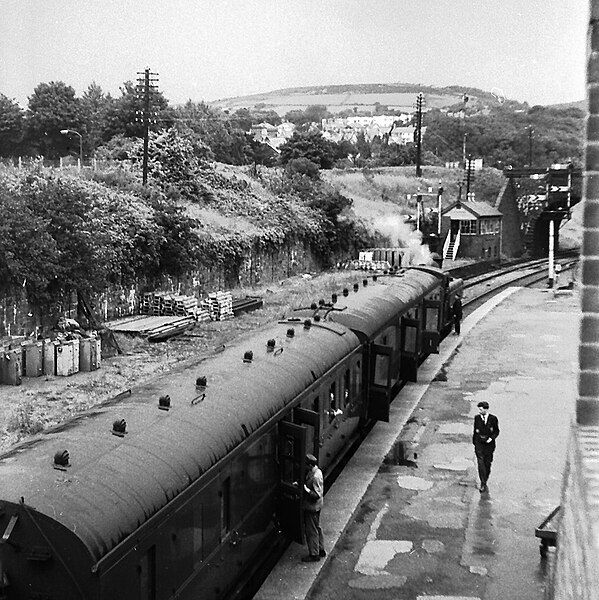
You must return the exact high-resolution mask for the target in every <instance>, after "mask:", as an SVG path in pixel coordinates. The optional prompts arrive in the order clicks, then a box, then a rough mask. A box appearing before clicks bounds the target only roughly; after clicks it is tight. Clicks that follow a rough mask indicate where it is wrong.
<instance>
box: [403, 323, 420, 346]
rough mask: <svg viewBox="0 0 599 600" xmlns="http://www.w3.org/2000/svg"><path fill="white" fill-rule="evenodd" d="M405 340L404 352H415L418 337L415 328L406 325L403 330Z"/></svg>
mask: <svg viewBox="0 0 599 600" xmlns="http://www.w3.org/2000/svg"><path fill="white" fill-rule="evenodd" d="M405 332H406V334H405V338H404V346H403V349H404V352H411V353H415V352H416V339H417V337H418V330H417V328H416V327H413V326H410V325H407V326H406V328H405Z"/></svg>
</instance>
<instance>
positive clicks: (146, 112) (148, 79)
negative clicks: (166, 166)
mask: <svg viewBox="0 0 599 600" xmlns="http://www.w3.org/2000/svg"><path fill="white" fill-rule="evenodd" d="M137 75H138V78H137V86H136V90H137V98H138V99H141V101H142V109H141V110H136V111H135V115H136V116H135V120H136V121H137V122H138V123H141V124H142V126H143V129H144V156H143V185H146V184H147V183H148V145H149V140H150V124H151V123H156V112H152V111H151V110H150V109H151V105H152V102H151V100H152V94H154V93H155V92H156V91H157V89H158V86H157V85H154V84H155V83H156V82H157V81H158V77H157V76H158V73H152V72H151V71H150V69H149V67H148V68H146V69H145V71H142V72H139V71H138V72H137Z"/></svg>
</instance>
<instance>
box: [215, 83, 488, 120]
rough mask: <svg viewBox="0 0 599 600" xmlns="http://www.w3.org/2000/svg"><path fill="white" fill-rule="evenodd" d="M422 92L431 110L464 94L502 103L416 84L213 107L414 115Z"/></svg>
mask: <svg viewBox="0 0 599 600" xmlns="http://www.w3.org/2000/svg"><path fill="white" fill-rule="evenodd" d="M419 92H422V93H423V94H425V97H426V107H427V108H444V107H447V106H452V105H454V104H458V103H460V102H462V96H463V94H467V95H468V97H469V102H468V105H469V106H472V105H474V104H481V105H486V106H495V105H497V104H499V101H498V99H497V97H496V96H494V95H493V94H492V93H490V92H485V91H484V90H480V89H477V88H470V87H463V86H448V87H433V86H426V85H418V84H412V83H367V84H366V83H365V84H351V85H327V86H312V87H296V88H286V89H282V90H274V91H272V92H265V93H262V94H253V95H250V96H238V97H235V98H223V99H220V100H215V101H214V102H212V103H211V104H212V105H213V106H217V107H219V108H222V109H223V110H229V111H235V110H237V109H238V108H255V107H257V108H264V109H265V110H275V111H276V112H277V113H278V114H279V115H281V116H283V115H284V114H285V113H287V112H289V111H291V110H305V109H306V107H308V106H310V105H314V104H323V105H325V106H326V107H327V108H328V110H329V112H331V113H339V112H341V111H343V110H353V109H357V111H358V112H374V111H375V106H376V105H377V104H379V105H382V106H385V107H387V108H388V109H390V110H400V111H405V112H413V111H414V104H415V101H416V95H417V94H418V93H419Z"/></svg>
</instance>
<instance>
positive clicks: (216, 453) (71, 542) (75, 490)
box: [0, 267, 462, 600]
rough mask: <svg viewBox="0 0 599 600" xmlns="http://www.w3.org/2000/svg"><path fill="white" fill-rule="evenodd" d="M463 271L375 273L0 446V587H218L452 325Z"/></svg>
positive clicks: (36, 591) (113, 592) (184, 590)
mask: <svg viewBox="0 0 599 600" xmlns="http://www.w3.org/2000/svg"><path fill="white" fill-rule="evenodd" d="M461 286H462V283H461V280H456V279H452V278H450V277H449V276H448V275H447V274H444V273H443V272H442V271H440V270H438V269H436V268H433V267H413V268H408V269H403V270H400V271H398V272H397V273H393V274H388V275H384V276H379V277H377V276H372V277H370V278H368V279H364V280H363V282H362V284H361V285H360V284H355V285H354V289H353V290H352V289H345V290H343V292H340V293H339V294H338V295H333V296H332V297H331V299H330V301H325V300H320V301H319V302H318V303H315V304H313V305H312V306H310V307H306V308H302V309H299V310H297V311H294V313H293V314H292V316H291V317H289V318H287V319H284V320H282V321H280V322H278V323H276V324H274V325H272V326H270V327H268V328H266V329H262V330H260V331H258V332H256V333H254V334H252V336H251V337H249V338H246V339H245V340H244V341H243V342H241V343H238V344H233V345H231V346H230V347H228V348H226V349H225V350H223V351H222V352H221V353H218V354H215V355H213V356H211V357H209V358H207V359H205V360H203V361H201V362H199V363H198V364H196V365H195V366H194V367H193V368H187V369H181V370H179V371H172V372H170V373H168V374H167V375H165V376H162V377H160V378H159V379H157V380H155V381H152V382H151V383H148V384H146V385H142V386H140V387H137V388H136V389H134V390H132V391H128V392H127V393H125V394H121V395H119V396H116V397H115V398H113V399H111V400H109V401H107V402H104V403H103V404H101V405H98V406H96V407H95V408H93V409H92V410H90V411H87V412H85V413H82V414H80V415H78V416H76V417H75V418H73V419H71V420H69V421H67V422H65V423H63V424H61V425H59V426H57V427H54V428H52V429H49V430H47V431H45V432H43V433H42V434H40V435H38V436H37V437H35V438H33V439H32V440H31V441H28V442H25V443H22V444H20V445H17V446H14V447H13V448H12V449H10V450H9V451H8V452H6V453H5V454H3V455H0V535H1V536H2V538H1V542H2V543H0V598H3V599H7V600H22V599H23V600H24V599H27V600H31V599H37V600H51V599H53V600H59V599H60V600H67V599H82V600H83V599H85V600H117V599H123V600H130V599H132V598H136V599H141V600H163V599H167V598H168V599H175V598H177V599H181V600H183V599H185V600H188V599H189V600H191V599H193V600H197V598H202V599H206V600H220V599H222V598H225V597H228V596H230V595H231V592H232V590H235V589H238V586H239V584H240V582H242V581H244V580H245V579H247V578H248V577H249V576H251V574H252V572H253V571H254V569H255V568H256V566H257V565H259V564H260V562H261V560H262V557H263V556H264V553H265V549H266V548H268V547H269V546H270V545H271V544H272V542H273V540H275V539H276V538H277V536H281V535H285V536H288V537H291V538H293V539H296V540H298V541H301V539H302V531H301V515H300V500H301V498H300V496H299V492H298V488H297V487H296V486H294V485H293V482H295V481H302V480H303V478H304V472H303V469H304V456H305V454H306V453H307V452H310V453H312V454H314V455H315V456H316V457H317V458H318V459H319V463H320V465H321V467H322V469H323V472H324V474H325V477H326V475H327V474H328V473H330V472H331V470H332V469H333V468H334V467H335V465H337V463H338V462H339V461H340V460H341V459H342V458H343V456H344V454H346V453H347V452H348V449H349V448H350V446H351V444H352V442H353V440H354V439H355V437H356V436H357V435H358V433H359V432H360V430H361V428H362V427H364V426H365V424H367V423H369V422H372V420H388V418H389V404H390V402H391V399H392V398H393V397H394V395H395V394H396V393H397V391H398V390H399V388H400V386H401V384H402V382H405V381H410V380H416V376H417V371H418V365H419V363H420V362H421V360H422V358H423V357H424V356H426V355H427V354H429V353H431V352H437V351H438V350H437V348H438V344H439V342H440V339H441V338H442V337H443V336H444V335H445V334H446V333H447V332H448V331H449V330H450V329H451V303H452V301H453V297H454V296H455V294H456V293H458V292H459V291H460V289H461Z"/></svg>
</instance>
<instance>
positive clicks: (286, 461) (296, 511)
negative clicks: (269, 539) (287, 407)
mask: <svg viewBox="0 0 599 600" xmlns="http://www.w3.org/2000/svg"><path fill="white" fill-rule="evenodd" d="M278 446H279V447H278V451H279V499H278V506H277V516H278V519H279V524H280V525H281V528H282V529H283V531H284V532H285V533H286V534H287V536H288V537H289V538H290V539H292V540H294V541H295V542H298V543H299V544H303V543H304V534H303V529H302V490H303V489H304V479H305V475H306V473H305V461H306V427H304V426H303V425H296V424H295V423H287V422H286V421H281V422H280V423H279V440H278ZM294 484H296V485H294Z"/></svg>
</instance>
